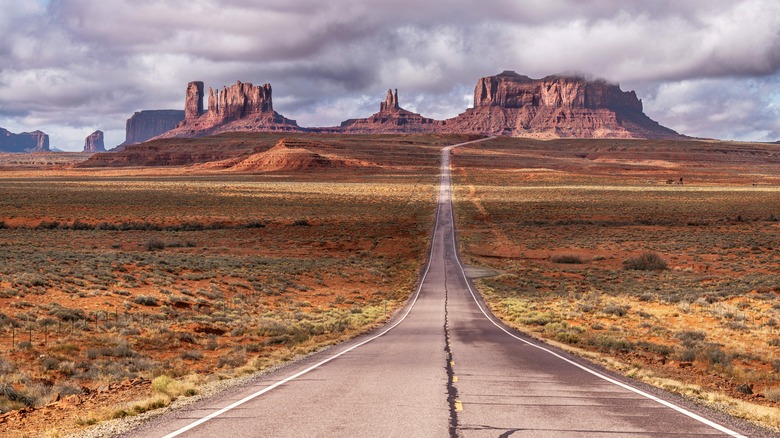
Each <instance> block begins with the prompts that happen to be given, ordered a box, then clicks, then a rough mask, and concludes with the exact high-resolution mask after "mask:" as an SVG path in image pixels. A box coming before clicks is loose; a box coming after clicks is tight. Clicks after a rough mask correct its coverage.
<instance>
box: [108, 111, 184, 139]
mask: <svg viewBox="0 0 780 438" xmlns="http://www.w3.org/2000/svg"><path fill="white" fill-rule="evenodd" d="M184 114H185V112H184V111H181V110H144V111H139V112H136V113H135V114H133V116H132V117H130V118H129V119H127V123H126V125H125V142H124V143H122V144H121V145H119V148H120V149H121V148H123V147H124V146H127V145H130V144H136V143H143V142H145V141H146V140H149V139H150V138H152V137H157V136H158V135H160V134H162V133H164V132H167V131H170V130H171V129H173V128H175V127H176V125H178V124H179V122H181V121H182V120H184Z"/></svg>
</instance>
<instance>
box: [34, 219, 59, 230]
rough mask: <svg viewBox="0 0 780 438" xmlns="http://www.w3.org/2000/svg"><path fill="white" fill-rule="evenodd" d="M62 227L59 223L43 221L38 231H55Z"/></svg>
mask: <svg viewBox="0 0 780 438" xmlns="http://www.w3.org/2000/svg"><path fill="white" fill-rule="evenodd" d="M59 226H60V223H59V222H57V221H42V222H41V223H40V224H38V229H40V230H53V229H55V228H57V227H59Z"/></svg>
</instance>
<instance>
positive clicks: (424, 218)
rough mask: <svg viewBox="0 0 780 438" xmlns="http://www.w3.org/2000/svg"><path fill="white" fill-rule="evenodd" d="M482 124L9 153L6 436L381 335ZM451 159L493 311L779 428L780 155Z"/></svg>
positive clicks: (156, 403) (552, 143)
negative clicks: (93, 153) (103, 155)
mask: <svg viewBox="0 0 780 438" xmlns="http://www.w3.org/2000/svg"><path fill="white" fill-rule="evenodd" d="M473 138H476V137H475V136H464V135H460V136H458V135H432V134H428V135H352V136H345V135H321V134H320V135H318V134H290V133H287V134H269V133H265V134H264V133H228V134H221V135H218V136H214V137H204V138H200V139H167V140H157V141H152V142H149V143H147V144H144V145H141V146H139V147H137V148H135V149H133V150H134V151H135V152H134V153H135V154H136V155H135V156H129V155H127V154H125V155H123V156H120V157H118V158H112V160H113V161H111V162H110V163H109V162H101V161H100V159H95V158H92V159H91V160H92V162H93V166H97V167H84V166H83V164H84V161H83V160H84V159H85V158H86V155H75V154H74V155H72V156H71V161H72V163H68V162H67V161H68V160H66V159H64V158H62V157H65V155H59V156H58V157H60V158H57V159H56V160H54V159H52V158H49V157H46V156H42V155H35V154H32V155H31V156H33V157H35V156H37V157H39V160H35V159H30V157H26V158H25V160H26V161H25V162H15V161H14V158H13V157H15V156H4V157H0V168H2V170H0V249H1V251H0V261H1V262H0V370H1V371H2V375H1V376H0V411H2V412H3V415H2V416H0V433H2V434H4V435H6V436H41V435H44V436H63V435H67V434H70V433H78V432H79V431H82V430H84V429H85V428H87V427H88V426H90V425H92V424H95V423H98V422H101V421H105V420H111V419H119V418H126V417H135V416H139V415H142V414H145V413H146V412H149V411H155V410H159V409H160V408H165V407H166V406H168V405H170V404H171V403H172V402H174V401H175V400H184V399H187V398H190V397H195V396H197V395H198V394H200V393H201V392H203V391H206V390H207V388H208V387H209V385H212V384H214V382H219V381H224V380H231V379H234V378H236V377H239V376H244V375H250V374H253V373H257V372H262V371H264V370H267V369H269V368H271V367H274V366H278V365H279V364H282V363H284V362H285V361H289V360H293V359H294V358H296V357H300V356H302V355H305V354H308V353H310V352H313V351H316V350H318V349H321V348H324V347H327V346H328V345H332V344H333V343H336V342H339V341H341V340H344V339H347V338H350V337H354V336H356V335H358V334H360V333H363V332H366V331H368V330H371V329H372V328H375V327H377V326H379V325H381V324H382V323H383V322H384V321H387V320H388V319H389V318H391V317H392V314H393V312H394V311H395V310H396V309H399V308H400V307H402V306H403V305H404V303H405V301H406V300H407V299H408V298H409V297H410V296H411V294H412V292H413V290H414V285H415V282H416V281H417V280H418V276H419V273H420V271H421V269H422V268H423V265H424V263H425V259H426V253H427V250H428V242H429V238H430V233H431V229H432V228H431V227H432V225H433V218H434V214H435V211H436V193H437V187H438V157H439V152H440V150H441V148H442V147H443V146H446V145H450V144H456V143H461V142H463V141H466V140H470V139H473ZM55 156H56V155H55ZM9 157H10V158H9ZM97 158H99V157H97ZM16 160H17V161H18V159H16ZM121 160H126V161H124V162H121ZM452 172H453V176H454V184H455V200H456V201H455V202H456V205H455V207H456V215H457V218H456V219H457V227H458V239H459V246H460V251H461V255H462V257H463V259H464V261H465V262H466V263H468V264H469V265H471V267H472V270H473V272H475V273H476V274H475V277H479V278H475V280H474V281H475V284H476V285H477V287H478V289H479V291H480V293H481V294H482V295H483V297H484V299H485V301H486V302H487V303H488V305H489V307H490V308H491V310H492V311H493V312H494V314H496V315H497V316H499V317H500V318H501V319H502V320H504V321H505V322H506V323H507V324H509V325H511V326H513V327H515V328H517V329H518V330H520V331H522V332H525V333H527V334H530V335H531V336H535V337H539V338H543V339H545V340H548V341H549V342H551V343H553V344H555V345H558V346H560V347H561V348H565V349H568V350H570V351H574V352H576V353H578V354H581V355H583V356H585V357H587V358H589V359H591V360H593V361H595V362H597V363H600V364H601V365H603V366H606V367H608V368H611V369H613V370H617V371H619V372H622V373H624V374H626V375H628V376H630V377H633V378H636V379H639V380H642V381H644V382H647V383H650V384H654V385H657V386H661V387H663V388H666V389H669V390H671V391H675V392H679V393H681V394H683V395H685V396H686V397H689V398H691V399H693V400H697V401H699V402H702V403H707V404H710V405H713V406H715V407H717V408H718V409H721V410H724V411H727V412H730V413H732V414H734V415H737V416H741V417H745V418H747V419H749V420H752V421H755V422H758V423H759V424H762V425H763V426H765V427H768V428H774V429H775V430H778V428H780V420H778V418H780V414H778V412H780V410H778V409H780V377H778V375H779V374H778V372H780V325H779V324H780V281H778V280H779V278H778V274H780V268H779V267H778V266H780V265H779V264H778V262H780V257H779V256H780V146H778V145H776V144H774V145H773V144H760V143H733V142H720V141H703V140H687V141H686V140H679V141H678V140H630V139H576V140H575V139H569V140H563V139H559V140H534V139H521V138H503V137H502V138H495V139H491V140H488V141H485V142H482V143H479V144H474V145H468V146H462V147H460V148H458V149H455V151H454V153H453V161H452Z"/></svg>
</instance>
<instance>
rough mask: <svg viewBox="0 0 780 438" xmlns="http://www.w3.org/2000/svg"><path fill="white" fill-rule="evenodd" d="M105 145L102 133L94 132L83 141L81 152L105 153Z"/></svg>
mask: <svg viewBox="0 0 780 438" xmlns="http://www.w3.org/2000/svg"><path fill="white" fill-rule="evenodd" d="M105 151H106V145H105V144H104V143H103V131H100V130H98V131H95V132H93V133H92V134H89V135H88V136H87V138H86V139H84V151H83V152H105Z"/></svg>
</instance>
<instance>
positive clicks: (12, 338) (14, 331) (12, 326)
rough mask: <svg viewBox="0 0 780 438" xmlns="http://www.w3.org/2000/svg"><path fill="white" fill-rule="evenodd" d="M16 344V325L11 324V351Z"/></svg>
mask: <svg viewBox="0 0 780 438" xmlns="http://www.w3.org/2000/svg"><path fill="white" fill-rule="evenodd" d="M15 345H16V326H15V325H13V324H11V351H14V348H16V347H15Z"/></svg>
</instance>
